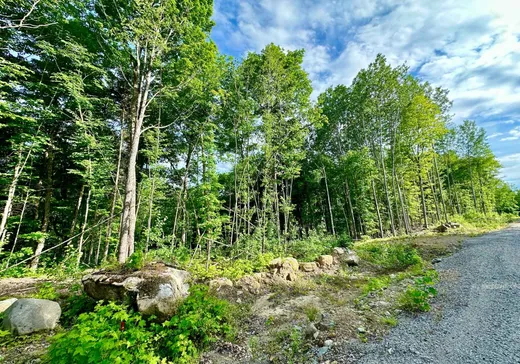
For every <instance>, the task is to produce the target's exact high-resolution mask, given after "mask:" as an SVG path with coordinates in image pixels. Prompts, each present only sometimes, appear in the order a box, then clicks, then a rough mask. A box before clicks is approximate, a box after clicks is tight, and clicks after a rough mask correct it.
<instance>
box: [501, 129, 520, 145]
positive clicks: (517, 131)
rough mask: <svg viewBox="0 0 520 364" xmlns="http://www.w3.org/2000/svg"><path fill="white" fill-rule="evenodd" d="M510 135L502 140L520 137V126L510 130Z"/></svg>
mask: <svg viewBox="0 0 520 364" xmlns="http://www.w3.org/2000/svg"><path fill="white" fill-rule="evenodd" d="M509 135H511V136H510V137H506V138H502V139H500V141H501V142H505V141H510V140H517V139H520V126H517V127H516V128H513V129H511V130H509Z"/></svg>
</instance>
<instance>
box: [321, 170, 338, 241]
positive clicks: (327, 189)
mask: <svg viewBox="0 0 520 364" xmlns="http://www.w3.org/2000/svg"><path fill="white" fill-rule="evenodd" d="M322 169H323V175H324V176H325V189H326V191H327V203H328V205H329V214H330V225H331V227H332V235H334V236H336V230H335V229H334V216H333V213H332V206H331V205H330V194H329V183H328V182H327V172H326V171H325V167H322Z"/></svg>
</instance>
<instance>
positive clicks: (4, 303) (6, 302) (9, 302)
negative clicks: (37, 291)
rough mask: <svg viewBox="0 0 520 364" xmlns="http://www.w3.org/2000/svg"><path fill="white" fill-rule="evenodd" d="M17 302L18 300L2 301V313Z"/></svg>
mask: <svg viewBox="0 0 520 364" xmlns="http://www.w3.org/2000/svg"><path fill="white" fill-rule="evenodd" d="M17 300H18V298H9V299H7V300H3V301H0V313H2V312H4V311H5V310H7V309H8V308H9V307H10V306H11V305H12V304H13V303H15V302H16V301H17Z"/></svg>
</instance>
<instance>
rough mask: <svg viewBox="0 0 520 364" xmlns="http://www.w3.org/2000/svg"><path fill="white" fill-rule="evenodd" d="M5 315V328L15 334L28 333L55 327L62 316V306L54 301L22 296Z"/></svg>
mask: <svg viewBox="0 0 520 364" xmlns="http://www.w3.org/2000/svg"><path fill="white" fill-rule="evenodd" d="M4 315H5V317H4V322H3V327H4V329H5V330H8V331H10V332H11V333H13V334H15V335H27V334H32V333H33V332H38V331H45V330H52V329H54V328H55V327H56V324H57V323H58V320H59V319H60V316H61V307H60V305H59V304H58V303H57V302H54V301H49V300H41V299H37V298H22V299H19V300H17V301H16V302H14V303H13V304H12V305H11V306H10V307H9V308H8V309H7V310H6V311H5V314H4Z"/></svg>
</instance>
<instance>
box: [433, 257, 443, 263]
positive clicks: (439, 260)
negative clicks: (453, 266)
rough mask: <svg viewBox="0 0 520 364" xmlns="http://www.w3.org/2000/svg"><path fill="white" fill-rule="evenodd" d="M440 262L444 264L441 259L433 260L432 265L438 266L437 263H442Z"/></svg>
mask: <svg viewBox="0 0 520 364" xmlns="http://www.w3.org/2000/svg"><path fill="white" fill-rule="evenodd" d="M440 262H442V259H441V258H433V259H432V264H437V263H440Z"/></svg>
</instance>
